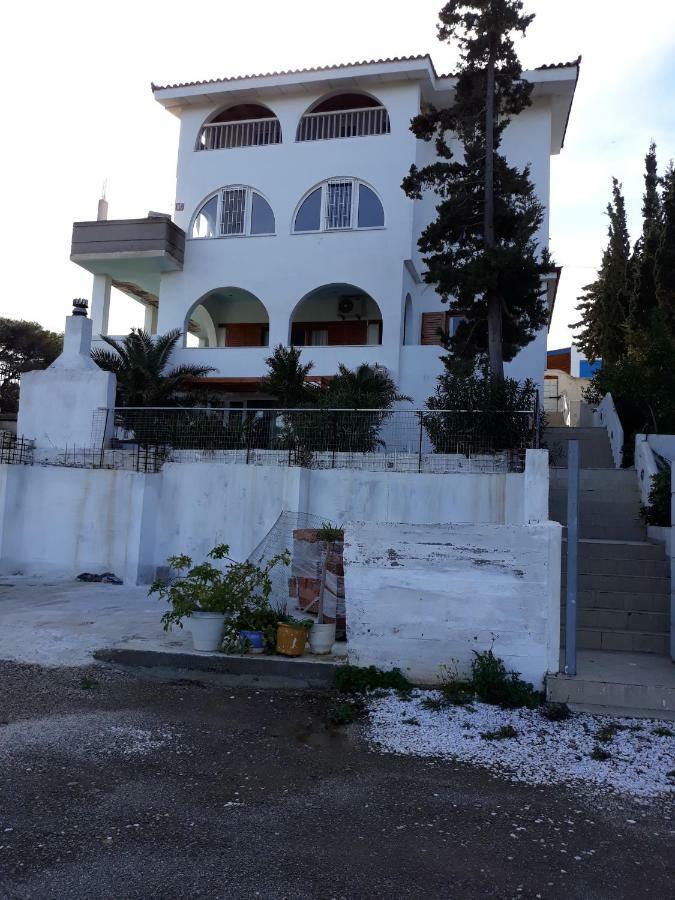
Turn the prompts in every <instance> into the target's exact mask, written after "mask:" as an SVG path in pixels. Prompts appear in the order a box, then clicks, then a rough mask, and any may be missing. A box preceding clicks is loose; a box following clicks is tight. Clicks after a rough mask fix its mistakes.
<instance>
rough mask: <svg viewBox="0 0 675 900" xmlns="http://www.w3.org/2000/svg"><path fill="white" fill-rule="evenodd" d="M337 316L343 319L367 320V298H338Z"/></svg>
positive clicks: (347, 295)
mask: <svg viewBox="0 0 675 900" xmlns="http://www.w3.org/2000/svg"><path fill="white" fill-rule="evenodd" d="M337 314H338V316H339V318H341V319H365V317H366V298H365V297H364V296H363V294H342V295H341V296H340V297H338V304H337Z"/></svg>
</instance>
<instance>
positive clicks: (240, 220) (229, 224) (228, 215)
mask: <svg viewBox="0 0 675 900" xmlns="http://www.w3.org/2000/svg"><path fill="white" fill-rule="evenodd" d="M221 203H222V207H221V215H220V233H221V234H244V230H245V222H246V189H245V188H235V189H234V190H229V191H223V196H222V201H221Z"/></svg>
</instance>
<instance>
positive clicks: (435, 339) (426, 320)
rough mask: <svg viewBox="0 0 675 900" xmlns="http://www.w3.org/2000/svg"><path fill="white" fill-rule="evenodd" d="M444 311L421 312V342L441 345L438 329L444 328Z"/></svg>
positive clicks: (442, 329)
mask: <svg viewBox="0 0 675 900" xmlns="http://www.w3.org/2000/svg"><path fill="white" fill-rule="evenodd" d="M445 315H446V314H445V313H442V312H438V313H435V312H426V313H422V340H421V341H420V343H422V344H435V345H436V346H438V347H441V346H442V343H441V337H440V335H439V333H438V329H439V328H440V329H441V331H444V330H445Z"/></svg>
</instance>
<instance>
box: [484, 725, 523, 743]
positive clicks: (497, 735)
mask: <svg viewBox="0 0 675 900" xmlns="http://www.w3.org/2000/svg"><path fill="white" fill-rule="evenodd" d="M480 736H481V737H482V738H483V740H484V741H505V740H507V739H508V738H515V737H518V732H517V731H516V729H515V728H514V727H513V725H502V727H501V728H497V730H496V731H481V735H480Z"/></svg>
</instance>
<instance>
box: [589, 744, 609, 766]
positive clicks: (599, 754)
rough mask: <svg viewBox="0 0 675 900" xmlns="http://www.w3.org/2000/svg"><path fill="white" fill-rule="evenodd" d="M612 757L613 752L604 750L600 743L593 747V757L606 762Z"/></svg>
mask: <svg viewBox="0 0 675 900" xmlns="http://www.w3.org/2000/svg"><path fill="white" fill-rule="evenodd" d="M611 758H612V754H611V753H609V752H608V751H607V750H604V749H603V748H602V747H600V746H599V745H598V744H596V745H595V747H593V750H592V751H591V759H595V760H597V761H598V762H604V761H605V760H607V759H611Z"/></svg>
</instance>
